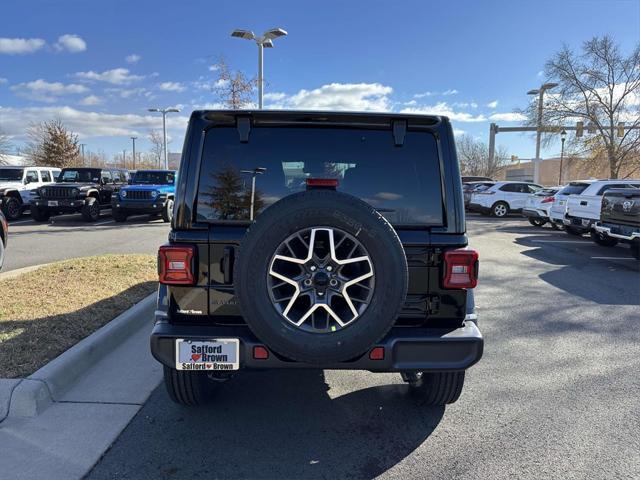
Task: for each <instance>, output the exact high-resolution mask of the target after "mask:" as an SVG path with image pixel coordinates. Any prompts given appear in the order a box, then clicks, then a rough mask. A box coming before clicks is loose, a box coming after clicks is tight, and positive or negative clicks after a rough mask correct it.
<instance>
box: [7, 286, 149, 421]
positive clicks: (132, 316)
mask: <svg viewBox="0 0 640 480" xmlns="http://www.w3.org/2000/svg"><path fill="white" fill-rule="evenodd" d="M155 303H156V294H155V293H152V294H150V295H149V296H147V297H145V298H144V299H142V300H141V301H140V302H138V303H137V304H135V305H134V306H133V307H131V308H129V309H128V310H126V311H124V312H123V313H121V314H120V315H118V316H117V317H116V318H114V319H113V320H111V321H110V322H109V323H107V324H106V325H104V326H103V327H101V328H99V329H98V330H96V331H95V332H93V333H92V334H91V335H89V336H88V337H86V338H84V339H83V340H81V341H80V342H78V343H77V344H75V345H74V346H73V347H71V348H70V349H68V350H67V351H65V352H64V353H62V354H61V355H59V356H58V357H56V358H54V359H53V360H51V361H50V362H49V363H47V364H46V365H45V366H44V367H42V368H40V369H39V370H38V371H36V372H35V373H33V374H31V375H30V376H29V377H27V378H25V379H23V380H20V381H18V383H17V384H16V385H13V386H12V392H11V393H10V394H9V401H8V414H7V415H5V417H4V418H2V417H0V422H2V421H3V420H4V419H5V418H7V417H34V416H36V415H39V414H40V413H42V412H43V411H44V410H45V409H46V408H47V407H49V406H50V405H51V404H52V403H53V402H55V401H57V399H59V398H61V397H62V395H63V394H64V393H65V391H67V390H68V389H69V388H70V387H71V386H73V384H74V383H75V382H76V381H77V380H78V379H79V378H80V377H81V376H82V375H83V374H84V373H85V372H86V371H87V370H89V369H90V368H91V367H92V366H93V365H94V364H95V363H96V362H97V361H99V360H100V359H102V358H103V357H105V356H106V355H107V354H108V353H110V352H111V351H112V350H113V349H114V348H115V347H116V346H118V345H119V344H120V343H121V342H122V341H123V340H124V339H126V338H127V337H129V336H130V335H131V334H132V333H133V332H135V331H137V330H138V329H139V328H141V327H143V326H145V325H146V324H147V322H149V321H150V320H151V319H152V317H153V312H154V310H155Z"/></svg>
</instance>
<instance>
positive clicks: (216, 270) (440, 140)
mask: <svg viewBox="0 0 640 480" xmlns="http://www.w3.org/2000/svg"><path fill="white" fill-rule="evenodd" d="M174 210H175V212H174V217H173V220H172V222H171V227H172V228H171V231H170V233H169V242H168V243H167V244H166V245H163V246H162V247H160V249H159V252H158V272H159V289H158V303H157V308H156V312H155V325H154V328H153V331H152V333H151V339H150V344H151V353H152V354H153V356H154V357H155V358H156V360H158V361H159V362H160V363H161V364H162V365H163V367H164V383H165V386H166V388H167V391H168V393H169V396H170V397H171V399H172V400H173V401H175V402H177V403H180V404H184V405H199V404H203V403H205V402H207V401H209V400H210V399H211V395H212V393H213V390H214V389H215V388H216V386H217V385H220V381H224V380H227V379H229V378H231V377H232V376H233V375H234V374H241V373H242V372H243V371H246V370H264V369H292V368H295V369H351V370H367V371H371V372H396V373H398V374H400V375H401V377H402V379H403V380H404V381H405V382H407V384H408V386H409V388H408V391H411V392H413V393H414V394H415V395H417V396H418V398H419V399H420V400H419V401H420V403H422V404H428V405H445V404H448V403H453V402H455V401H456V400H457V399H458V397H459V396H460V394H461V392H462V388H463V384H464V379H465V371H466V370H467V369H468V368H469V367H471V366H472V365H474V364H475V363H476V362H478V361H479V360H480V358H481V356H482V352H483V345H484V341H483V337H482V334H481V333H480V330H479V329H478V325H477V321H478V320H477V315H476V313H475V308H474V295H473V292H474V290H473V288H474V287H475V286H476V283H477V273H478V254H477V252H475V251H474V250H472V249H469V248H467V244H468V239H467V236H466V233H465V214H464V202H463V198H462V184H461V181H460V171H459V168H458V159H457V157H456V150H455V145H454V136H453V129H452V126H451V123H450V122H449V120H448V119H447V118H446V117H440V116H426V115H404V114H382V113H380V114H373V113H346V112H345V113H334V112H326V111H325V112H306V111H291V112H287V111H267V110H257V111H196V112H193V114H192V115H191V118H190V121H189V125H188V128H187V134H186V138H185V147H184V149H183V151H182V160H181V164H180V170H179V173H178V182H177V188H176V202H175V209H174Z"/></svg>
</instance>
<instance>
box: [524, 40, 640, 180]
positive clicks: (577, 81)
mask: <svg viewBox="0 0 640 480" xmlns="http://www.w3.org/2000/svg"><path fill="white" fill-rule="evenodd" d="M545 74H546V76H547V78H548V80H549V81H554V82H557V83H558V87H557V88H555V89H554V90H552V91H551V92H549V93H547V96H546V99H545V104H544V118H543V125H545V126H549V127H552V128H551V130H552V131H555V132H556V135H557V131H559V130H560V128H559V127H561V126H562V125H567V124H574V123H575V122H576V121H582V122H584V124H585V127H588V128H585V135H584V136H583V137H576V138H575V139H572V140H571V142H570V144H569V145H568V146H570V147H571V148H572V149H573V150H574V151H576V152H588V153H587V156H588V157H591V159H595V160H596V161H600V162H605V163H606V164H607V165H608V171H609V176H610V177H611V178H618V177H619V176H620V175H623V176H631V175H632V174H634V173H635V172H637V171H639V170H640V155H639V152H640V131H639V130H635V129H628V128H625V129H624V132H623V133H622V134H621V135H620V134H619V133H618V128H617V126H618V123H619V122H625V127H638V126H640V44H638V45H636V46H635V47H634V49H633V51H632V52H631V53H630V54H629V55H628V56H624V55H623V54H622V53H621V51H620V48H619V46H618V45H617V44H616V43H615V42H614V40H613V39H612V38H611V37H609V36H604V37H593V38H592V39H591V40H588V41H586V42H584V43H583V45H582V49H581V52H580V53H575V52H573V51H572V50H570V49H569V47H567V46H564V47H563V48H562V50H560V51H559V52H558V53H556V54H555V55H554V56H553V58H551V59H550V60H549V61H548V62H547V64H546V66H545ZM523 113H525V115H526V116H527V118H528V120H527V121H526V123H527V124H528V125H535V124H536V122H537V105H535V104H531V105H530V106H529V108H528V109H526V110H525V111H524V112H523ZM554 127H555V128H554ZM587 130H590V131H591V132H593V133H594V134H589V133H587ZM552 135H553V134H549V133H547V134H546V135H545V141H546V142H547V143H548V142H549V141H550V139H551V137H552Z"/></svg>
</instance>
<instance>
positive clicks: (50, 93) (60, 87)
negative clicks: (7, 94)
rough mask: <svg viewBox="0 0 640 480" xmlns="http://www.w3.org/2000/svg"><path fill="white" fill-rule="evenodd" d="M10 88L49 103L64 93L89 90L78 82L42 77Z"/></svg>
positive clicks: (25, 95) (33, 98) (20, 94)
mask: <svg viewBox="0 0 640 480" xmlns="http://www.w3.org/2000/svg"><path fill="white" fill-rule="evenodd" d="M10 89H11V91H13V92H15V93H16V95H19V96H21V97H24V98H28V99H30V100H37V101H39V102H49V103H51V102H54V101H55V100H56V97H59V96H62V95H71V94H80V93H86V92H88V91H89V89H88V88H87V87H85V86H84V85H78V84H76V83H70V84H67V85H65V84H64V83H60V82H47V81H46V80H43V79H41V78H40V79H38V80H34V81H32V82H25V83H18V84H17V85H13V86H12V87H10Z"/></svg>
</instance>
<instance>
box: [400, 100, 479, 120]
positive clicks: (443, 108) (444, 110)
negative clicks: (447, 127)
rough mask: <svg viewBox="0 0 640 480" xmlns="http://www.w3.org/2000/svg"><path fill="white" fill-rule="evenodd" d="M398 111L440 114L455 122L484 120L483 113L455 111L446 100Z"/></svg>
mask: <svg viewBox="0 0 640 480" xmlns="http://www.w3.org/2000/svg"><path fill="white" fill-rule="evenodd" d="M400 113H415V114H424V115H442V116H445V117H449V118H450V119H451V120H454V121H457V122H485V121H486V120H487V119H486V117H485V116H484V115H473V114H471V113H467V112H456V111H454V110H453V108H452V106H451V105H449V104H448V103H447V102H438V103H437V104H435V105H424V106H418V107H407V108H404V109H402V110H400Z"/></svg>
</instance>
